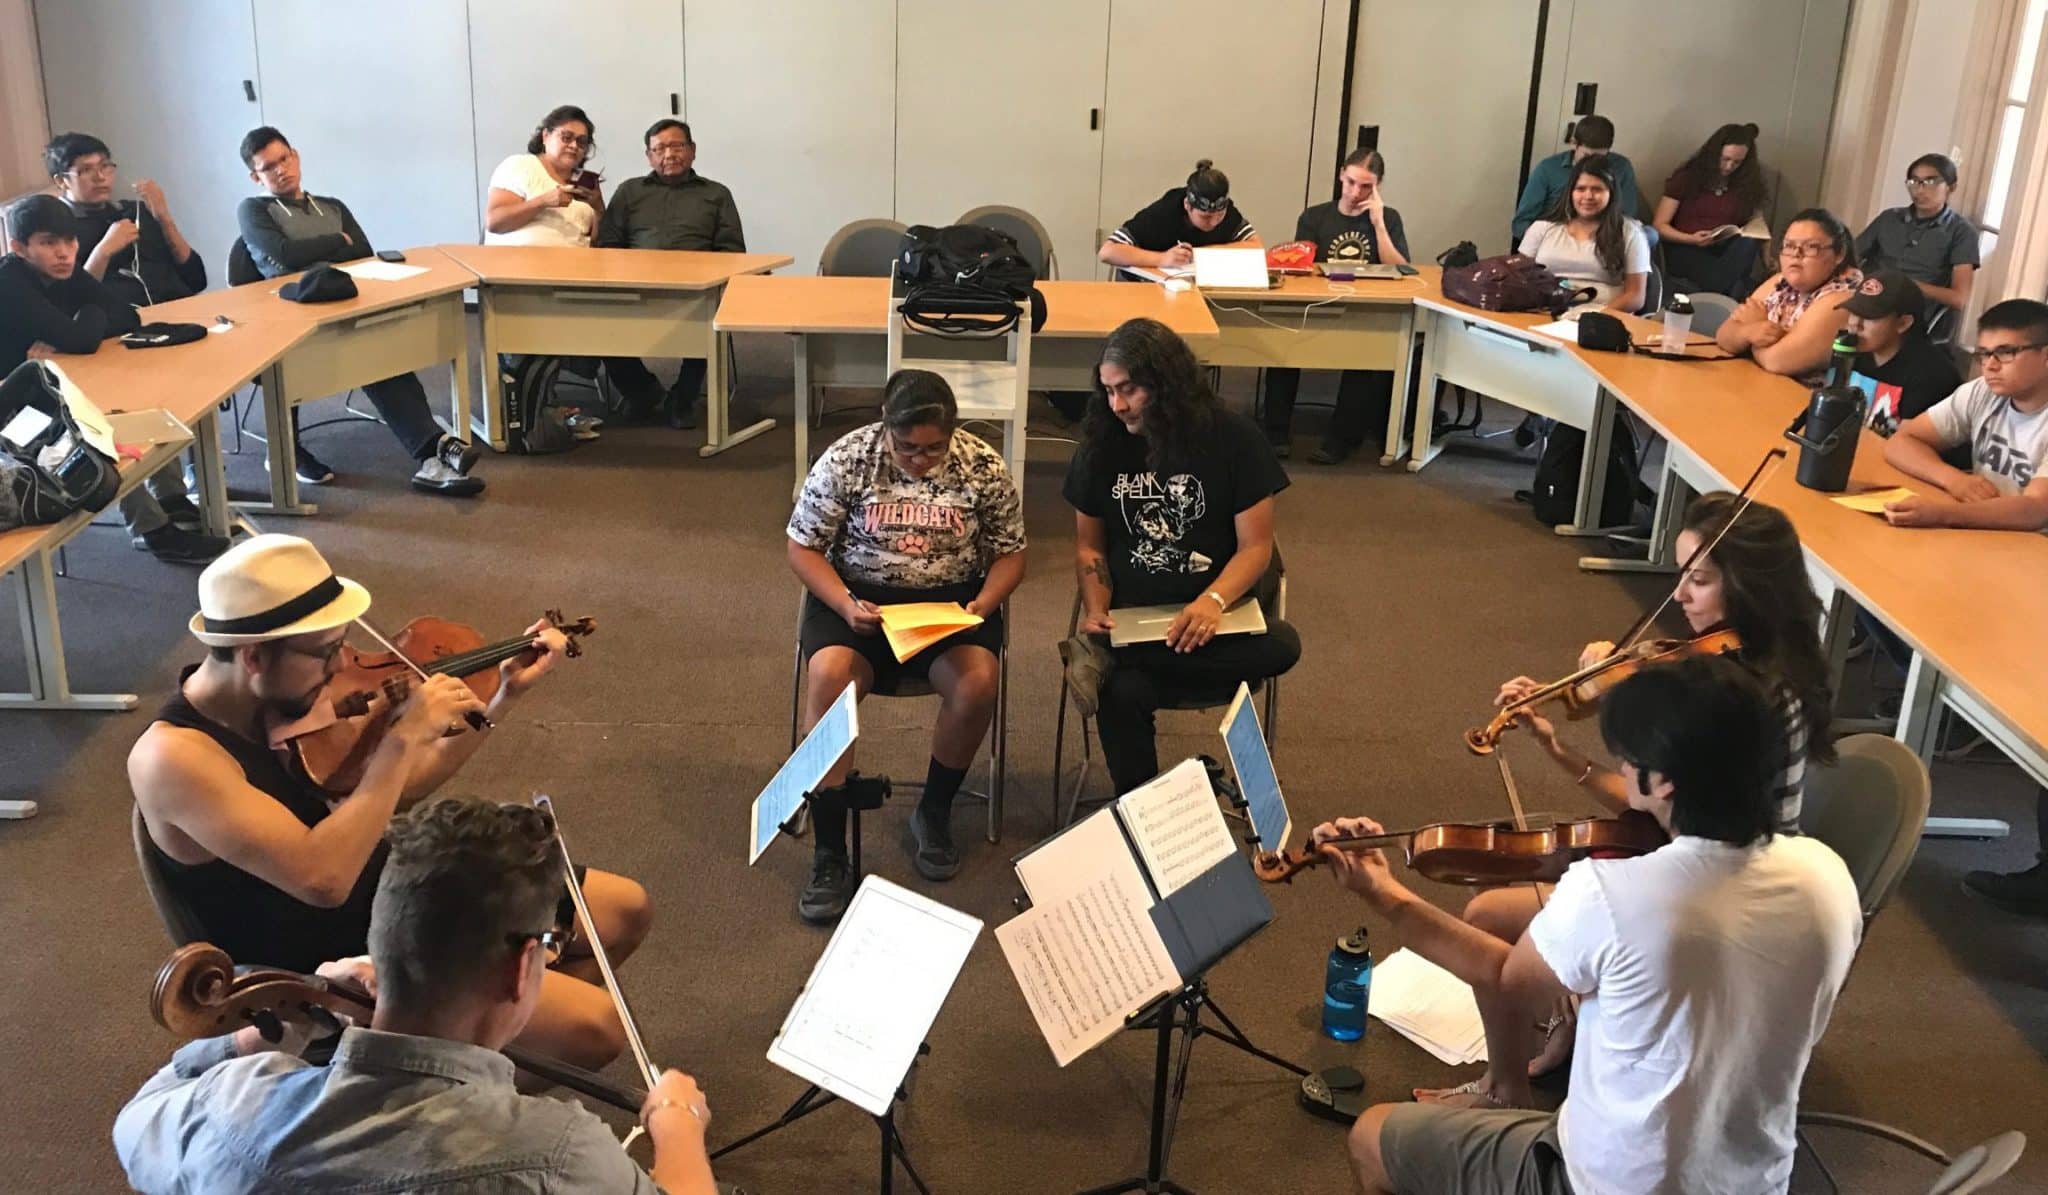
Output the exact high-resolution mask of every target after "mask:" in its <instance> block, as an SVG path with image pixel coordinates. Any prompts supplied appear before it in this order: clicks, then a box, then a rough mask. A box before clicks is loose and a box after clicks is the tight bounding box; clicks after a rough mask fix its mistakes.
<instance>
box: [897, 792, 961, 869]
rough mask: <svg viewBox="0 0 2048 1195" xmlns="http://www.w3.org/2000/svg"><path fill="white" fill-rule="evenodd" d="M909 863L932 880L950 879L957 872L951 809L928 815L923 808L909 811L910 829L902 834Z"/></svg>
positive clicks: (956, 850)
mask: <svg viewBox="0 0 2048 1195" xmlns="http://www.w3.org/2000/svg"><path fill="white" fill-rule="evenodd" d="M903 844H904V846H906V847H907V848H909V850H910V862H911V865H912V866H914V867H916V868H917V874H919V875H921V876H923V877H924V878H925V879H928V880H931V881H933V882H941V881H945V880H950V879H952V878H953V877H954V876H956V875H958V874H959V873H960V851H959V848H957V847H955V846H954V845H953V825H952V814H951V811H948V812H947V813H945V814H943V815H933V816H930V817H927V816H926V814H925V810H924V807H923V806H922V805H920V806H918V807H917V808H916V809H913V810H911V811H910V830H909V832H908V833H907V834H905V835H904V843H903Z"/></svg>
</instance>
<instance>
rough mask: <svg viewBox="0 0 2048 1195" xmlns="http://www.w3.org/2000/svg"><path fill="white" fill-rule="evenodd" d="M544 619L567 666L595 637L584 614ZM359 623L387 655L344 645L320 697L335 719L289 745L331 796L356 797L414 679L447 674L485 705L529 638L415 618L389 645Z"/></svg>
mask: <svg viewBox="0 0 2048 1195" xmlns="http://www.w3.org/2000/svg"><path fill="white" fill-rule="evenodd" d="M544 617H545V618H546V619H547V621H548V623H549V625H551V626H553V627H554V628H555V629H556V630H559V631H561V632H562V634H563V635H564V636H565V637H566V638H567V639H568V647H567V648H566V649H565V650H564V652H563V654H564V655H566V656H568V657H569V658H570V659H572V660H573V659H575V658H576V657H578V656H581V655H582V654H583V648H582V646H581V645H580V644H579V643H578V642H577V641H578V640H579V639H581V638H583V637H584V636H587V635H592V634H595V633H596V631H597V620H595V619H593V618H590V617H587V616H586V617H583V618H578V619H575V620H574V621H570V620H567V619H564V618H563V617H562V612H561V611H560V610H549V611H548V612H547V613H546V615H545V616H544ZM358 625H360V626H363V627H364V629H365V630H369V631H370V633H371V634H372V635H375V636H376V638H377V639H378V640H379V641H380V642H382V643H383V644H384V645H385V646H386V648H388V649H389V650H386V651H380V652H365V651H358V650H356V649H355V648H354V647H353V646H351V645H349V644H346V643H344V644H342V646H341V650H340V654H339V656H338V662H339V664H340V668H339V670H338V671H336V672H335V674H334V676H333V677H332V678H330V679H329V680H328V682H327V686H326V688H325V690H324V691H323V694H322V696H323V698H324V699H325V701H326V702H327V703H329V704H331V705H332V706H333V710H334V719H333V721H332V722H330V723H327V724H325V725H322V726H320V727H318V728H317V729H313V730H309V731H307V732H306V733H304V734H300V735H295V736H294V737H292V738H291V739H290V740H289V742H290V745H291V750H292V754H293V755H294V756H295V757H297V759H298V761H299V766H300V768H301V769H302V770H303V771H304V772H305V774H306V776H307V778H308V779H310V780H311V781H312V782H313V783H314V784H316V785H318V786H319V787H320V788H322V789H324V790H326V791H327V792H330V793H333V794H335V795H337V796H342V795H346V794H348V793H352V792H354V791H355V790H356V786H357V785H359V784H361V783H362V779H363V771H364V769H365V768H367V767H368V766H369V763H370V757H371V756H372V755H374V754H375V753H376V750H377V747H378V745H379V744H380V743H382V742H383V741H384V732H385V731H386V730H387V729H388V728H389V727H390V724H391V720H390V718H389V716H388V715H389V712H390V711H391V710H393V709H396V708H397V707H398V706H399V705H401V704H403V703H404V701H405V699H406V696H407V695H408V694H409V693H410V692H411V691H412V684H413V682H414V681H415V680H419V679H423V678H425V677H426V676H427V674H428V673H429V672H442V673H446V674H448V675H449V676H452V677H455V678H457V679H458V680H461V681H463V682H464V683H465V684H467V685H468V686H469V690H470V692H472V693H475V694H476V696H477V700H479V701H483V702H486V703H488V702H489V701H490V700H491V698H493V697H496V696H497V695H498V665H499V664H501V663H503V662H505V661H506V660H510V659H514V658H517V657H518V656H520V655H523V654H525V653H526V652H529V651H531V650H533V636H531V635H518V636H515V637H513V638H510V639H500V640H498V641H497V642H495V643H486V642H484V637H483V636H482V635H481V634H479V633H478V632H477V631H475V630H474V629H472V628H470V627H467V626H464V625H462V624H461V623H458V622H451V621H449V620H448V619H445V618H434V617H431V616H427V617H421V618H415V619H413V620H412V621H411V622H409V623H407V624H405V627H404V629H403V630H400V631H399V632H398V633H397V634H396V635H393V636H392V637H391V638H390V639H385V638H384V637H383V636H382V635H378V634H377V632H376V631H375V630H374V629H371V628H369V627H368V626H367V624H363V623H361V622H360V620H359V621H358ZM380 699H381V701H380ZM470 724H471V725H472V726H473V727H476V728H477V729H485V728H487V727H488V726H489V725H490V723H489V722H488V721H487V720H485V719H484V718H483V716H482V715H481V714H478V715H476V716H475V717H474V718H472V719H471V722H470Z"/></svg>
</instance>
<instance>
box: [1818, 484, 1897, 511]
mask: <svg viewBox="0 0 2048 1195" xmlns="http://www.w3.org/2000/svg"><path fill="white" fill-rule="evenodd" d="M1912 496H1913V491H1911V490H1909V489H1907V488H1906V487H1905V486H1902V485H1895V486H1892V487H1890V488H1889V489H1882V490H1865V491H1863V492H1862V493H1860V494H1837V495H1836V496H1835V501H1837V502H1839V503H1841V504H1842V505H1843V506H1846V507H1848V508H1849V509H1850V510H1860V511H1862V512H1863V513H1864V514H1867V515H1881V514H1883V513H1884V506H1885V503H1887V502H1897V501H1898V500H1899V499H1901V498H1910V497H1912Z"/></svg>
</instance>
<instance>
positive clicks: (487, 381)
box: [472, 286, 505, 452]
mask: <svg viewBox="0 0 2048 1195" xmlns="http://www.w3.org/2000/svg"><path fill="white" fill-rule="evenodd" d="M493 294H495V291H494V290H493V289H492V288H491V287H488V286H479V287H477V290H476V311H477V319H478V321H479V323H480V325H481V341H482V347H483V360H482V361H480V362H478V363H477V370H478V373H479V375H480V376H481V377H482V379H483V386H484V392H483V402H482V403H481V404H480V406H481V409H482V414H483V419H484V424H483V427H482V428H481V429H480V430H481V431H482V432H483V437H484V443H486V444H489V445H490V446H491V449H492V450H493V451H495V452H503V451H505V388H504V387H503V386H501V385H499V384H498V349H497V343H498V313H497V309H496V305H495V303H494V302H493V301H492V296H493ZM472 430H477V429H472Z"/></svg>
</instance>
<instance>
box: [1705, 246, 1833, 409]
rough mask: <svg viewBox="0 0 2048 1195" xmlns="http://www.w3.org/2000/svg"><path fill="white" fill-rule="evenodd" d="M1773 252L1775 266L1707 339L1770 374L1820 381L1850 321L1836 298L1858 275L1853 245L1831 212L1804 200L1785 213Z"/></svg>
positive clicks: (1823, 377) (1818, 383)
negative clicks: (1779, 240)
mask: <svg viewBox="0 0 2048 1195" xmlns="http://www.w3.org/2000/svg"><path fill="white" fill-rule="evenodd" d="M1778 255H1779V269H1778V272H1777V273H1775V274H1773V275H1771V276H1770V277H1769V278H1767V279H1765V280H1764V283H1763V285H1761V286H1759V287H1757V288H1756V289H1755V290H1754V291H1752V292H1750V296H1749V298H1748V299H1747V300H1746V301H1745V302H1744V303H1743V304H1742V306H1740V307H1738V308H1736V309H1735V314H1733V315H1731V316H1729V317H1728V320H1727V322H1726V323H1723V324H1722V325H1721V330H1720V331H1719V332H1717V333H1716V334H1715V336H1714V339H1715V340H1716V341H1717V342H1718V343H1719V344H1720V346H1721V347H1722V348H1724V349H1727V350H1728V351H1729V352H1731V353H1748V354H1749V355H1750V357H1752V358H1753V359H1754V360H1755V361H1756V363H1757V364H1758V365H1761V366H1763V367H1764V368H1765V369H1768V370H1770V371H1771V372H1772V373H1776V374H1783V375H1785V376H1786V377H1789V378H1796V379H1798V380H1799V381H1801V382H1804V383H1805V384H1807V385H1809V386H1818V385H1820V384H1821V383H1822V382H1824V381H1826V380H1827V364H1828V357H1829V355H1830V354H1831V353H1832V352H1833V351H1834V344H1835V337H1836V336H1837V335H1838V334H1840V332H1841V331H1842V326H1843V325H1844V324H1846V323H1848V322H1849V313H1848V312H1846V311H1844V310H1842V304H1843V303H1846V302H1848V300H1849V296H1851V295H1853V294H1855V293H1856V288H1857V287H1858V286H1859V285H1861V284H1862V282H1863V271H1861V270H1859V269H1857V268H1856V246H1855V243H1854V242H1852V241H1851V240H1850V239H1849V230H1848V229H1847V228H1844V227H1843V226H1842V222H1841V221H1840V220H1837V219H1835V215H1834V213H1833V212H1830V211H1828V210H1827V209H1826V208H1818V207H1810V208H1807V209H1806V210H1805V211H1803V212H1800V213H1799V214H1798V215H1796V216H1794V217H1792V223H1791V224H1789V225H1787V226H1786V228H1785V240H1784V243H1783V244H1782V245H1781V246H1780V247H1779V253H1778Z"/></svg>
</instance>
